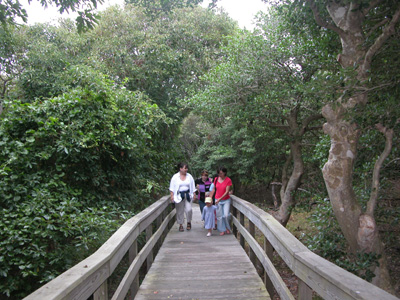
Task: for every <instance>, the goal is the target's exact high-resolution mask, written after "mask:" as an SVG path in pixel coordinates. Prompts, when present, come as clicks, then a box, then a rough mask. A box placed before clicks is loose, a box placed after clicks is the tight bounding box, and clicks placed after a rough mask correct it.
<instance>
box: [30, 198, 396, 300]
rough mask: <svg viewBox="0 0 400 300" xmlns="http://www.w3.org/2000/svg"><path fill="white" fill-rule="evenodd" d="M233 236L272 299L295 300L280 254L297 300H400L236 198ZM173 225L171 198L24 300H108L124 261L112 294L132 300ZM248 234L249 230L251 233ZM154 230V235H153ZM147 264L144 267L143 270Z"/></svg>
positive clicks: (173, 216)
mask: <svg viewBox="0 0 400 300" xmlns="http://www.w3.org/2000/svg"><path fill="white" fill-rule="evenodd" d="M232 214H233V218H232V219H233V225H234V227H233V233H234V234H235V235H236V236H237V237H238V239H239V240H240V244H241V245H242V246H243V247H244V248H247V247H245V243H247V244H248V246H249V247H248V248H249V251H248V252H249V253H248V254H249V256H250V259H251V261H252V262H253V263H254V264H255V263H256V260H257V259H258V260H259V262H260V263H261V265H262V266H263V267H264V272H265V274H264V276H263V277H264V281H265V285H266V288H267V290H268V292H269V293H270V295H271V299H272V296H273V295H274V294H275V292H276V293H277V294H278V295H279V297H280V299H295V297H294V296H293V295H292V294H291V292H290V291H289V289H288V288H287V286H286V285H285V283H284V281H283V280H282V278H281V277H280V275H279V273H278V271H277V270H276V269H275V267H274V265H273V263H272V262H271V259H272V257H273V253H274V252H275V253H277V254H278V255H279V256H280V257H281V258H282V259H283V261H284V262H285V263H286V265H287V266H288V267H289V268H290V269H291V270H292V271H293V273H294V274H295V275H296V276H297V278H298V295H297V299H299V300H311V299H312V296H313V291H314V292H316V293H317V294H318V295H319V296H320V297H322V298H323V299H332V300H333V299H335V300H339V299H340V300H347V299H370V300H396V299H397V300H399V299H398V298H396V297H395V296H393V295H391V294H389V293H387V292H385V291H383V290H381V289H379V288H378V287H376V286H374V285H372V284H370V283H368V282H366V281H364V280H362V279H361V278H359V277H357V276H355V275H353V274H351V273H349V272H347V271H345V270H343V269H341V268H339V267H338V266H336V265H334V264H332V263H330V262H328V261H327V260H325V259H323V258H321V257H319V256H318V255H316V254H314V253H313V252H311V251H310V250H308V249H307V248H306V247H305V246H304V245H303V244H301V243H300V242H299V241H298V240H297V239H296V238H295V237H294V236H293V235H292V234H291V233H290V232H289V231H288V230H286V229H285V228H284V227H283V226H282V225H280V224H279V222H277V221H276V220H275V219H274V218H273V217H272V216H271V215H269V214H268V213H266V212H265V211H263V210H262V209H260V208H258V207H256V206H255V205H253V204H251V203H249V202H247V201H245V200H242V199H240V198H238V197H236V196H232ZM173 222H175V210H172V211H171V207H170V203H169V196H165V197H163V198H161V199H160V200H159V201H157V202H156V203H154V204H153V205H151V206H150V207H148V208H146V209H145V210H143V211H142V212H140V213H139V214H137V215H136V216H135V217H133V218H131V219H130V220H128V221H127V222H126V223H125V224H124V225H122V227H121V228H119V230H118V231H117V232H116V233H115V234H114V235H112V236H111V238H110V239H108V240H107V242H106V243H104V244H103V245H102V246H101V247H100V248H99V250H98V251H96V252H95V253H94V254H92V255H91V256H89V257H88V258H87V259H85V260H83V261H81V262H80V263H78V264H77V265H75V266H74V267H72V268H71V269H69V270H67V271H66V272H65V273H63V274H61V275H60V276H58V277H57V278H55V279H54V280H52V281H51V282H49V283H47V284H46V285H44V286H43V287H41V288H40V289H38V290H36V291H35V292H33V293H32V294H30V295H29V296H28V297H26V298H25V299H26V300H32V299H35V300H47V299H48V300H50V299H52V300H56V299H81V300H86V299H88V298H90V297H91V296H92V297H93V299H94V300H101V299H109V297H108V294H109V291H108V283H107V282H108V279H109V278H110V277H111V275H112V274H113V272H114V270H115V269H116V268H117V266H119V265H120V264H123V263H124V257H128V259H127V260H128V262H125V263H128V266H129V267H128V270H127V271H126V273H125V275H124V276H123V278H122V280H121V281H120V282H119V285H118V287H117V288H116V289H115V292H113V295H112V296H111V299H125V298H126V297H127V295H128V296H129V298H130V299H132V298H133V296H134V295H135V294H136V292H137V290H138V288H139V279H138V274H139V270H140V268H141V266H142V265H145V266H146V268H147V270H148V269H149V268H150V266H151V264H152V262H153V258H154V253H155V252H156V251H157V248H158V247H159V246H160V243H161V242H162V241H163V238H164V237H165V235H166V233H167V231H168V230H169V229H170V227H171V226H172V224H173ZM247 228H248V229H247ZM256 228H258V231H257V232H261V234H262V235H263V236H264V245H263V247H261V246H260V244H259V242H257V241H256V239H255V235H256ZM153 229H156V231H155V232H154V233H153ZM140 235H145V240H146V243H145V245H144V246H143V247H142V248H141V250H140V251H138V238H139V236H140ZM145 262H146V264H144V263H145Z"/></svg>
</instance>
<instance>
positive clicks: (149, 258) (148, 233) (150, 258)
mask: <svg viewBox="0 0 400 300" xmlns="http://www.w3.org/2000/svg"><path fill="white" fill-rule="evenodd" d="M152 235H153V224H150V225H149V226H148V227H147V228H146V243H147V242H148V241H149V240H150V238H151V236H152ZM146 264H147V271H149V269H150V267H151V265H152V264H153V249H151V251H150V253H149V255H148V256H147V259H146Z"/></svg>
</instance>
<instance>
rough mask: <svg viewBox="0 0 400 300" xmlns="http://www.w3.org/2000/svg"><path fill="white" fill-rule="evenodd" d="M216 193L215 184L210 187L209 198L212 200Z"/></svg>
mask: <svg viewBox="0 0 400 300" xmlns="http://www.w3.org/2000/svg"><path fill="white" fill-rule="evenodd" d="M211 187H213V189H211ZM214 193H215V188H214V183H212V184H211V186H210V194H209V195H208V197H210V198H212V197H213V196H214Z"/></svg>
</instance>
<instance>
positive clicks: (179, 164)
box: [178, 162, 189, 171]
mask: <svg viewBox="0 0 400 300" xmlns="http://www.w3.org/2000/svg"><path fill="white" fill-rule="evenodd" d="M183 167H187V168H188V169H189V166H188V164H187V163H183V162H180V163H178V171H179V170H180V169H181V168H183Z"/></svg>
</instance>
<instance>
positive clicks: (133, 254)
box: [129, 240, 139, 300]
mask: <svg viewBox="0 0 400 300" xmlns="http://www.w3.org/2000/svg"><path fill="white" fill-rule="evenodd" d="M137 254H138V245H137V240H135V241H134V242H133V244H132V246H131V247H130V248H129V265H131V264H132V262H133V261H134V259H135V258H136V256H137ZM138 290H139V274H137V275H136V277H135V279H134V280H133V282H132V284H131V287H130V300H133V298H135V295H136V293H137V291H138Z"/></svg>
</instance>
